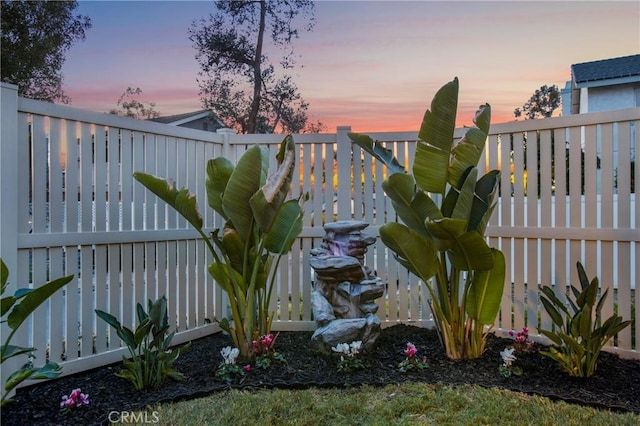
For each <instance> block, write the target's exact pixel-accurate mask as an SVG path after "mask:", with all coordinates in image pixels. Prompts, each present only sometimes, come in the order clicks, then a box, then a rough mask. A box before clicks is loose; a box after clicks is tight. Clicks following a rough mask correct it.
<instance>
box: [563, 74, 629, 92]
mask: <svg viewBox="0 0 640 426" xmlns="http://www.w3.org/2000/svg"><path fill="white" fill-rule="evenodd" d="M630 83H640V75H631V76H627V77H617V78H606V79H598V80H585V81H576V83H575V87H576V88H577V89H582V88H585V87H604V86H613V85H617V84H630Z"/></svg>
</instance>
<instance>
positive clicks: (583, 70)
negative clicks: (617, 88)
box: [571, 55, 640, 84]
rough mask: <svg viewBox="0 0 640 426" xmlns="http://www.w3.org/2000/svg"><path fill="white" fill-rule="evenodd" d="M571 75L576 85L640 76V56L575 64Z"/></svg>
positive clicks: (572, 66)
mask: <svg viewBox="0 0 640 426" xmlns="http://www.w3.org/2000/svg"><path fill="white" fill-rule="evenodd" d="M571 73H572V74H573V80H574V82H575V83H576V84H580V83H586V82H589V81H601V80H611V79H617V78H625V77H634V76H640V55H632V56H622V57H620V58H612V59H602V60H598V61H591V62H582V63H579V64H573V65H571Z"/></svg>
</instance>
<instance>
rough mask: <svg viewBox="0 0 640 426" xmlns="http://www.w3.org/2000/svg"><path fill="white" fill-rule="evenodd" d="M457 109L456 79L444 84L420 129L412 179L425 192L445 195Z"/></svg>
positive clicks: (425, 115) (426, 113)
mask: <svg viewBox="0 0 640 426" xmlns="http://www.w3.org/2000/svg"><path fill="white" fill-rule="evenodd" d="M457 109H458V78H457V77H456V78H454V79H453V81H451V82H449V83H447V84H445V85H444V86H443V87H442V88H440V90H438V92H437V93H436V95H435V96H434V98H433V101H432V102H431V110H427V111H426V112H425V114H424V118H423V120H422V125H421V126H420V132H419V133H418V137H419V138H420V141H419V142H418V144H417V148H416V155H415V160H414V163H413V175H414V176H415V179H416V183H417V184H418V186H419V187H420V188H422V189H424V190H425V191H427V192H432V193H437V194H444V192H445V189H446V185H447V180H448V179H447V173H448V168H449V161H450V155H451V146H452V145H453V132H454V130H455V126H456V112H457Z"/></svg>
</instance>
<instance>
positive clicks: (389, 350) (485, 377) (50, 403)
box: [2, 325, 640, 425]
mask: <svg viewBox="0 0 640 426" xmlns="http://www.w3.org/2000/svg"><path fill="white" fill-rule="evenodd" d="M310 337H311V332H282V333H280V336H279V337H278V340H277V342H276V348H277V349H278V351H279V352H280V353H281V354H282V355H283V356H284V357H285V358H286V360H287V362H286V363H285V364H276V365H274V366H272V367H271V368H270V369H269V370H268V371H263V370H259V369H257V368H254V369H253V370H252V371H251V372H250V373H248V374H247V375H246V376H245V377H244V379H243V381H242V382H241V383H237V384H234V385H232V386H233V387H235V388H243V389H264V388H267V389H271V388H287V389H302V388H308V387H310V386H316V387H345V386H354V385H360V384H370V385H385V384H389V383H400V382H406V381H414V382H426V383H438V382H440V383H446V384H452V385H458V384H477V385H480V386H484V387H500V388H504V389H510V390H513V391H519V392H525V393H528V394H536V395H542V396H546V397H549V398H552V399H554V400H564V401H568V402H570V403H574V404H580V405H588V406H592V407H596V408H600V409H610V410H614V411H630V412H634V413H638V414H640V361H638V360H626V359H621V358H619V357H618V356H616V355H614V354H611V353H608V352H603V353H602V354H601V356H600V359H599V363H598V370H597V372H596V374H595V375H594V376H593V377H590V378H588V379H579V378H572V377H569V376H568V375H567V374H565V373H563V372H562V371H561V370H560V369H559V368H558V367H557V366H556V364H555V363H554V361H553V360H551V359H549V358H547V357H544V356H542V355H540V354H539V353H538V350H539V348H535V350H534V351H533V352H531V353H529V354H524V355H521V356H519V357H518V361H517V364H518V365H520V366H521V367H522V369H523V371H524V372H523V375H522V376H511V377H509V378H505V377H503V376H502V375H500V374H499V373H498V366H499V364H500V355H499V353H500V351H501V350H503V349H504V348H505V347H506V346H507V345H509V344H510V343H511V342H512V341H511V340H510V339H502V338H497V337H494V336H490V338H489V341H488V345H487V351H486V353H485V354H484V355H483V356H482V357H481V358H479V359H475V360H470V361H450V360H448V359H447V358H446V356H445V354H444V351H443V349H442V348H441V346H440V344H439V341H438V338H437V335H436V333H435V332H434V331H432V330H425V329H422V328H418V327H412V326H406V325H397V326H393V327H389V328H386V329H384V330H383V331H382V335H381V336H380V338H379V340H378V349H377V351H376V352H375V353H373V354H370V355H367V356H365V357H364V362H365V365H366V366H367V367H368V369H367V370H366V371H356V372H353V373H348V374H346V373H339V372H337V370H336V365H337V358H336V357H333V356H321V355H319V354H317V353H315V352H313V351H312V350H311V349H310V345H309V341H310ZM407 342H412V343H414V344H415V345H416V347H417V348H418V355H426V356H427V357H428V361H429V368H427V369H424V370H417V371H410V372H408V373H406V374H401V373H399V372H398V369H397V365H398V363H399V362H400V361H402V360H403V359H404V355H403V353H402V351H403V350H404V348H405V347H406V343H407ZM230 344H231V340H230V338H229V337H228V336H225V335H223V334H216V335H213V336H208V337H205V338H202V339H199V340H197V341H194V342H193V346H192V347H191V348H190V349H189V350H188V351H187V352H186V353H185V354H184V355H183V356H182V357H181V358H180V359H179V360H178V361H177V363H176V367H177V369H178V370H179V371H181V372H182V373H184V374H185V375H186V377H187V378H186V380H184V381H181V382H176V381H172V380H169V381H168V382H166V384H165V385H164V386H163V387H162V388H161V389H158V390H153V391H143V392H136V391H135V389H134V388H133V386H132V385H131V384H130V383H129V382H127V381H126V380H124V379H121V378H119V377H116V376H115V375H114V373H115V372H117V371H119V370H120V364H115V365H111V366H108V367H102V368H99V369H96V370H92V371H89V372H84V373H80V374H77V375H73V376H68V377H63V378H60V379H57V380H54V381H49V382H46V383H45V382H43V383H38V384H37V385H34V386H31V387H29V388H25V389H21V390H19V391H18V393H17V395H16V402H15V403H13V404H10V405H9V406H7V407H5V408H3V409H2V424H3V425H45V424H47V425H48V424H69V425H72V424H73V425H80V424H101V423H105V422H107V419H108V415H109V412H111V411H128V410H139V409H142V408H143V407H145V406H147V405H149V404H154V403H157V402H165V401H176V400H182V399H190V398H196V397H202V396H205V395H208V394H210V393H212V392H220V391H224V390H226V389H229V385H228V384H226V383H224V382H222V381H220V380H218V379H216V378H215V376H214V374H215V369H216V367H217V365H218V363H219V362H220V361H221V357H220V349H221V348H223V347H224V346H227V345H230ZM78 387H80V388H81V389H82V391H83V392H85V393H88V394H89V399H90V405H88V406H84V407H82V408H81V409H79V410H76V411H75V412H73V413H72V414H70V415H62V414H61V413H60V410H59V402H60V398H61V396H62V395H63V394H67V395H68V394H69V392H71V390H73V389H75V388H78Z"/></svg>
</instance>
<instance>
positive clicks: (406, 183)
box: [382, 173, 442, 236]
mask: <svg viewBox="0 0 640 426" xmlns="http://www.w3.org/2000/svg"><path fill="white" fill-rule="evenodd" d="M382 189H383V190H384V192H385V193H386V194H387V196H389V198H390V199H391V203H392V205H393V208H394V210H395V211H396V213H397V214H398V217H400V219H401V220H402V221H403V222H404V223H405V224H406V225H407V226H408V227H409V228H411V229H413V230H414V231H416V232H418V233H420V234H422V235H425V236H427V235H428V233H427V230H426V228H425V225H424V223H425V221H426V220H428V219H440V218H441V217H442V214H441V213H440V209H439V208H438V206H437V205H436V203H435V202H434V201H433V200H432V199H431V198H430V197H428V196H427V194H425V193H424V192H422V191H420V190H417V188H416V184H415V181H414V180H413V176H411V175H408V174H404V173H396V174H393V175H391V176H389V177H388V178H387V179H386V180H385V181H384V182H383V183H382Z"/></svg>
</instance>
